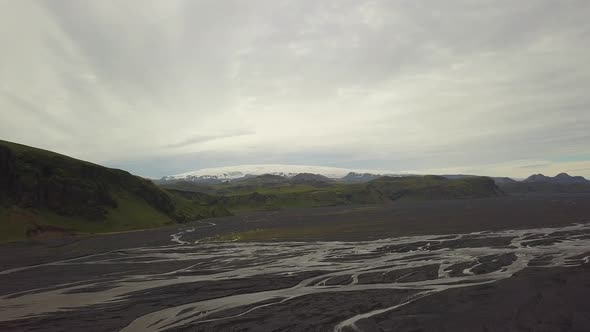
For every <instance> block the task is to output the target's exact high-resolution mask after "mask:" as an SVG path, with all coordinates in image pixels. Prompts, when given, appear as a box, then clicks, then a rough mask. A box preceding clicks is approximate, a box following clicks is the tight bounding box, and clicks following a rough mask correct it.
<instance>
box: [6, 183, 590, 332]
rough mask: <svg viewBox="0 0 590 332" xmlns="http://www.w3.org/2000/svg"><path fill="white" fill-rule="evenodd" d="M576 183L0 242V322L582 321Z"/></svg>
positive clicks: (213, 325) (583, 266) (486, 325)
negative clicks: (565, 188)
mask: <svg viewBox="0 0 590 332" xmlns="http://www.w3.org/2000/svg"><path fill="white" fill-rule="evenodd" d="M589 222H590V195H581V194H562V195H557V194H554V195H548V194H543V195H519V196H507V197H499V198H488V199H474V200H446V201H412V202H411V201H407V202H395V203H393V204H390V205H387V206H356V207H350V206H349V207H327V208H314V209H297V210H284V211H268V212H256V213H249V214H244V215H240V216H233V217H224V218H217V219H209V220H202V221H199V222H194V223H191V224H185V225H182V226H181V227H178V226H176V227H167V228H161V229H152V230H146V231H137V232H128V233H117V234H106V235H101V236H92V237H80V238H67V239H60V240H51V241H49V242H44V243H13V244H6V245H2V246H0V330H2V331H23V330H25V331H27V330H36V331H60V330H67V331H72V330H86V331H113V330H125V331H161V330H178V331H180V330H190V331H216V330H223V331H228V330H229V331H232V330H236V331H237V330H250V331H270V330H290V331H326V330H337V331H354V330H361V331H394V330H395V331H415V330H424V331H432V330H435V331H496V330H502V331H517V330H543V331H587V330H589V329H590V320H589V319H588V317H590V262H589V260H590V224H589Z"/></svg>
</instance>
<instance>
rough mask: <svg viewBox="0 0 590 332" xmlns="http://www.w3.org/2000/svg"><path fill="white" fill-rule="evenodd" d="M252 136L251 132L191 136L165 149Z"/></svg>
mask: <svg viewBox="0 0 590 332" xmlns="http://www.w3.org/2000/svg"><path fill="white" fill-rule="evenodd" d="M254 134H256V133H255V132H253V131H235V132H229V133H223V134H212V135H195V136H192V137H190V138H188V139H185V140H183V141H181V142H178V143H173V144H169V145H167V146H166V147H167V148H182V147H186V146H190V145H193V144H197V143H203V142H208V141H214V140H218V139H223V138H233V137H240V136H246V135H254Z"/></svg>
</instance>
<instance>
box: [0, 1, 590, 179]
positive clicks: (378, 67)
mask: <svg viewBox="0 0 590 332" xmlns="http://www.w3.org/2000/svg"><path fill="white" fill-rule="evenodd" d="M2 7H3V8H2V10H0V43H1V45H2V50H3V51H2V54H1V55H0V77H1V78H2V79H1V80H0V115H1V119H2V121H0V133H1V136H2V137H1V138H3V139H8V140H13V141H17V142H21V143H25V144H30V145H35V146H40V147H44V148H48V149H52V150H57V151H59V152H62V153H66V154H70V155H73V156H76V157H79V158H84V159H88V160H91V161H95V162H99V163H106V164H109V165H113V166H119V167H127V168H129V169H130V170H131V171H134V172H136V173H139V174H142V175H149V176H161V175H165V174H172V173H178V172H182V171H189V170H192V169H197V168H202V167H213V166H222V165H231V164H242V163H250V164H252V163H256V164H260V163H266V162H268V163H299V164H319V165H326V166H340V167H354V168H382V169H393V170H400V171H401V170H417V171H427V170H448V169H453V170H456V171H464V172H469V171H470V170H471V171H474V172H475V171H479V170H482V171H486V172H489V173H500V172H502V173H503V175H514V176H520V170H521V168H519V167H518V166H514V167H513V168H511V167H504V166H501V165H520V163H521V161H523V160H526V161H527V162H528V161H533V163H532V164H535V163H534V161H538V160H541V161H543V163H537V164H538V167H536V168H535V167H534V165H533V167H530V168H526V170H527V171H530V173H532V172H537V171H547V172H551V171H553V170H554V169H555V170H557V169H564V168H568V167H569V166H571V164H572V163H575V169H578V171H575V172H573V173H575V174H582V175H586V176H588V175H590V171H589V170H588V168H590V163H589V162H588V160H590V157H589V156H590V131H589V130H588V128H589V127H590V111H589V110H588V107H589V105H590V94H589V93H588V92H587V90H588V87H589V86H590V67H589V66H588V59H590V39H588V35H590V21H589V20H588V19H587V17H588V16H590V2H588V1H585V0H579V1H574V0H572V1H568V2H564V3H559V4H558V3H556V2H555V1H549V0H539V1H521V2H514V1H507V0H501V1H489V0H481V1H467V0H453V1H434V0H432V1H420V0H418V1H352V0H350V1H348V0H345V1H342V0H332V1H271V0H268V1H237V0H235V1H234V0H226V1H190V0H187V1H143V0H126V1H93V2H80V1H76V0H62V1H25V0H23V1H18V2H12V3H11V4H10V5H8V4H3V5H2ZM572 160H573V161H572ZM490 165H498V166H490ZM529 166H530V165H529ZM564 170H565V169H564ZM493 175H500V174H493Z"/></svg>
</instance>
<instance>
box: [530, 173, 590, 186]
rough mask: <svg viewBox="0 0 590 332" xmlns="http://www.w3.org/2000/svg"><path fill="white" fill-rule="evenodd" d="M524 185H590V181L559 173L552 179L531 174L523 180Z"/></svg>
mask: <svg viewBox="0 0 590 332" xmlns="http://www.w3.org/2000/svg"><path fill="white" fill-rule="evenodd" d="M523 182H525V183H552V184H590V181H588V180H586V179H585V178H583V177H581V176H571V175H569V174H567V173H559V174H557V175H556V176H554V177H550V176H545V175H543V174H533V175H531V176H529V177H528V178H526V179H525V180H523Z"/></svg>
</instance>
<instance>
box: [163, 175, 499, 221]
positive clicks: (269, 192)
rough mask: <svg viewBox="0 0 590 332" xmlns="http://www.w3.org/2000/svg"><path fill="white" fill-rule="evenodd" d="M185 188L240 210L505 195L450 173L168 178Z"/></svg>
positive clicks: (486, 181)
mask: <svg viewBox="0 0 590 332" xmlns="http://www.w3.org/2000/svg"><path fill="white" fill-rule="evenodd" d="M165 186H167V187H169V188H170V187H176V188H179V189H181V190H185V191H194V192H201V193H208V194H213V195H217V198H216V200H215V202H216V204H220V205H222V206H225V207H226V208H228V209H229V210H230V211H232V212H235V213H239V212H243V211H252V210H275V209H284V208H296V207H318V206H331V205H352V204H383V203H388V202H393V201H396V200H401V199H419V200H428V199H462V198H484V197H494V196H499V195H503V192H502V191H501V190H500V189H499V188H498V187H497V186H496V184H495V183H494V181H493V180H492V179H490V178H487V177H477V176H474V177H469V178H460V179H448V178H445V177H441V176H433V175H427V176H408V177H387V176H386V177H381V178H378V179H375V180H372V181H369V182H366V183H352V184H351V183H342V182H340V183H336V182H331V183H327V182H317V184H316V185H312V184H310V183H306V184H297V183H295V182H294V181H290V180H283V181H282V182H280V183H269V182H268V181H265V178H262V179H257V178H252V179H248V180H247V181H244V183H233V182H229V183H223V184H216V185H207V186H206V187H204V186H202V185H200V184H191V183H190V182H182V183H177V184H165Z"/></svg>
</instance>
